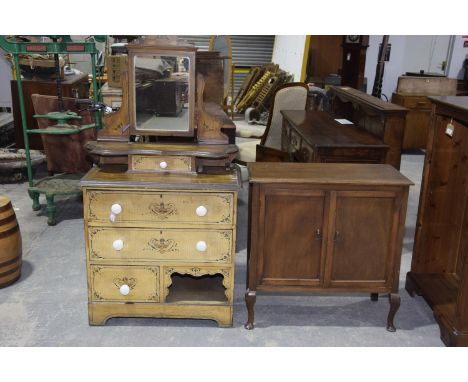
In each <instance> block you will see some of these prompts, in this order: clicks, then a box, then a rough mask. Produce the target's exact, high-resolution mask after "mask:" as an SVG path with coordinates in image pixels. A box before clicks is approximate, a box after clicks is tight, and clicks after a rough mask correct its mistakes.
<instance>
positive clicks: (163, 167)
mask: <svg viewBox="0 0 468 382" xmlns="http://www.w3.org/2000/svg"><path fill="white" fill-rule="evenodd" d="M159 167H160V168H162V169H165V168H167V162H165V161H162V162H160V163H159Z"/></svg>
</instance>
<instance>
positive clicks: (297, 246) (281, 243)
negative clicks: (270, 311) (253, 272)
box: [258, 187, 325, 285]
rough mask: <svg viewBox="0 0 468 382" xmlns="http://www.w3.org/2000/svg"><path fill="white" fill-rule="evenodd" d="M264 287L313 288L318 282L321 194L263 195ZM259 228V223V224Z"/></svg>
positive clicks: (276, 190)
mask: <svg viewBox="0 0 468 382" xmlns="http://www.w3.org/2000/svg"><path fill="white" fill-rule="evenodd" d="M262 199H263V209H264V212H263V213H261V216H264V221H263V227H264V228H263V235H262V236H263V250H262V253H264V256H263V257H262V264H261V265H260V267H259V268H258V269H259V272H260V275H259V279H261V282H260V283H261V284H264V285H317V284H319V283H320V279H321V278H322V277H321V275H322V268H323V266H322V264H323V261H322V236H323V227H324V224H325V222H324V213H325V193H324V192H321V191H310V190H294V189H293V188H292V189H281V188H275V187H273V188H269V189H267V190H266V191H265V194H264V195H263V198H262ZM260 224H262V222H260Z"/></svg>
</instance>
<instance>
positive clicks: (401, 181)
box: [248, 162, 414, 186]
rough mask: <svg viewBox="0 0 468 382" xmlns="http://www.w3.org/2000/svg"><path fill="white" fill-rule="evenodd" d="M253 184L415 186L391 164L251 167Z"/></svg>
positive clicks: (252, 165) (272, 164)
mask: <svg viewBox="0 0 468 382" xmlns="http://www.w3.org/2000/svg"><path fill="white" fill-rule="evenodd" d="M248 169H249V180H250V182H251V183H313V184H322V185H328V184H330V185H334V184H348V185H379V186H411V185H413V184H414V183H413V182H412V181H411V180H409V179H408V178H407V177H405V176H404V175H402V174H401V173H400V172H399V171H398V170H396V169H395V168H394V167H393V166H390V165H388V164H355V163H269V162H257V163H249V164H248Z"/></svg>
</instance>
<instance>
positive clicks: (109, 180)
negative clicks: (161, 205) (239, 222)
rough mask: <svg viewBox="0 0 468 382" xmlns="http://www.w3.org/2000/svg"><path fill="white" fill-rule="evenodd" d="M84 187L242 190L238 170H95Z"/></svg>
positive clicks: (95, 168) (89, 172)
mask: <svg viewBox="0 0 468 382" xmlns="http://www.w3.org/2000/svg"><path fill="white" fill-rule="evenodd" d="M80 185H81V186H82V187H104V188H108V187H119V188H157V189H167V190H226V191H237V190H239V189H240V179H239V174H238V172H237V170H232V171H231V172H225V173H221V174H172V173H163V172H162V173H151V172H150V173H129V172H106V171H102V170H100V169H99V168H97V167H94V168H92V169H91V170H89V171H88V173H87V174H86V175H85V176H84V177H83V178H82V179H81V183H80Z"/></svg>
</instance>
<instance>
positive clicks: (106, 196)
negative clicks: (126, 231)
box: [86, 190, 234, 225]
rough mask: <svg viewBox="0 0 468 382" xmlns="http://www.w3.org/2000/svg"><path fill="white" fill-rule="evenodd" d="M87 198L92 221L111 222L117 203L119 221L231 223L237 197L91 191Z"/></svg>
mask: <svg viewBox="0 0 468 382" xmlns="http://www.w3.org/2000/svg"><path fill="white" fill-rule="evenodd" d="M87 197H88V200H89V204H88V214H87V216H86V218H87V219H88V221H90V222H99V223H106V224H107V223H109V221H110V220H109V216H110V213H111V208H112V205H114V204H118V205H119V206H120V207H121V212H120V213H119V214H118V215H117V216H116V218H115V222H116V223H148V224H149V223H153V224H154V223H157V224H158V223H177V224H182V223H184V224H196V225H203V224H216V223H217V224H226V225H231V224H232V223H233V220H234V200H233V195H232V194H230V193H194V192H142V191H133V190H132V191H94V190H92V191H89V192H88V193H87ZM200 208H202V210H200ZM197 211H199V212H197Z"/></svg>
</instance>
